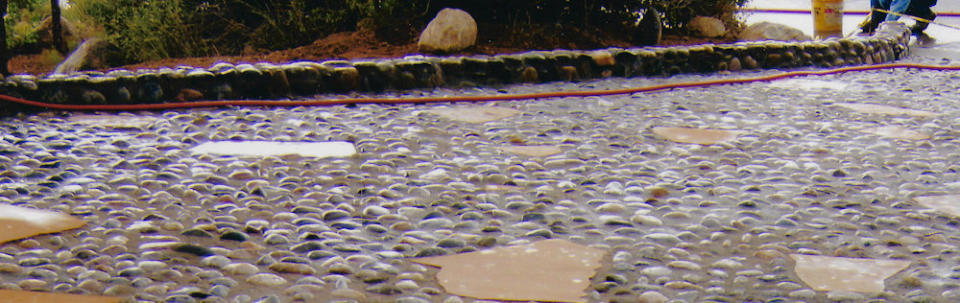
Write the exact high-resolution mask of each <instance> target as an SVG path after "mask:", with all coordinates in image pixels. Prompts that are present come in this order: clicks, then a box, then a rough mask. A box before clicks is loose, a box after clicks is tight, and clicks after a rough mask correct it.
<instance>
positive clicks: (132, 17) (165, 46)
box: [22, 0, 747, 60]
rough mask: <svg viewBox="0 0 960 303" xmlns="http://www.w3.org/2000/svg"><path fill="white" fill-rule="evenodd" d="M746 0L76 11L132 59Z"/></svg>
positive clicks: (560, 23) (315, 2) (545, 33)
mask: <svg viewBox="0 0 960 303" xmlns="http://www.w3.org/2000/svg"><path fill="white" fill-rule="evenodd" d="M22 1H41V0H22ZM746 1H747V0H606V1H599V0H562V1H561V0H534V1H516V0H486V1H475V0H323V1H321V0H71V3H72V5H71V6H70V7H69V9H68V10H67V12H66V14H67V15H68V16H77V18H80V19H83V20H81V22H85V23H94V24H98V25H99V27H102V29H103V32H104V33H105V36H106V38H107V39H108V40H110V41H112V42H114V43H115V44H117V46H119V47H120V48H121V49H123V50H124V51H125V52H126V57H127V58H128V59H131V60H150V59H158V58H167V57H181V56H203V55H235V54H241V53H243V52H245V51H257V52H259V51H263V50H276V49H286V48H292V47H296V46H300V45H306V44H309V43H311V42H312V41H314V40H316V39H318V38H322V37H324V36H326V35H329V34H331V33H335V32H340V31H349V30H356V29H357V28H358V27H363V28H364V29H366V30H373V31H374V32H375V33H376V34H377V36H378V37H379V38H381V39H384V40H387V41H389V42H392V43H408V42H412V41H413V39H414V38H415V35H416V34H417V33H418V32H419V31H420V30H422V29H423V27H424V26H425V25H426V23H427V22H428V21H429V20H430V18H432V17H433V16H434V15H435V14H436V13H437V12H438V11H439V10H440V9H442V8H444V7H456V8H461V9H464V10H466V11H468V12H469V13H470V14H471V15H473V16H474V18H475V19H476V20H477V21H478V23H479V24H480V27H481V28H480V32H481V37H482V36H483V35H484V33H487V35H489V33H499V34H502V33H503V31H504V30H507V31H509V32H508V34H524V35H530V36H531V37H539V38H540V39H557V37H560V36H563V35H576V36H578V37H590V36H595V35H597V34H601V33H622V32H626V31H625V29H629V27H631V26H633V24H634V23H635V22H636V21H637V18H638V16H640V13H641V12H643V11H645V10H647V9H648V8H651V7H655V8H657V9H658V10H659V11H661V12H662V13H663V17H664V23H665V24H664V25H665V28H666V30H667V31H676V32H682V31H683V26H684V25H685V24H686V22H687V21H688V20H690V19H691V18H692V17H694V16H698V15H705V16H716V17H720V18H721V19H723V20H725V21H726V22H727V23H728V25H735V24H736V20H735V19H734V17H733V16H734V15H733V12H734V11H735V10H736V8H737V7H739V6H742V5H743V4H744V2H746ZM527 28H535V29H533V30H527ZM561 38H562V37H561ZM481 41H482V40H481Z"/></svg>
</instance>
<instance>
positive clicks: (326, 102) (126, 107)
mask: <svg viewBox="0 0 960 303" xmlns="http://www.w3.org/2000/svg"><path fill="white" fill-rule="evenodd" d="M895 68H916V69H924V70H938V71H955V70H960V65H924V64H912V63H890V64H877V65H864V66H853V67H843V68H836V69H828V70H817V71H793V72H785V73H779V74H774V75H768V76H759V77H747V78H736V79H719V80H710V81H697V82H681V83H670V84H660V85H651V86H644V87H637V88H625V89H611V90H588V91H562V92H547V93H530V94H509V95H488V96H454V97H419V98H398V97H382V98H345V99H307V100H217V101H192V102H178V103H156V104H95V105H74V104H55V103H47V102H38V101H31V100H24V99H21V98H16V97H11V96H7V95H0V100H3V101H8V102H12V103H18V104H23V105H28V106H33V107H40V108H46V109H58V110H77V111H138V110H158V109H178V108H195V107H220V106H269V107H274V106H285V107H288V106H330V105H342V104H358V103H379V104H417V103H434V102H486V101H511V100H530V99H545V98H560V97H588V96H607V95H622V94H632V93H640V92H651V91H660V90H668V89H674V88H686V87H708V86H714V85H725V84H742V83H750V82H761V81H771V80H778V79H784V78H791V77H799V76H823V75H832V74H840V73H846V72H854V71H870V70H880V69H895Z"/></svg>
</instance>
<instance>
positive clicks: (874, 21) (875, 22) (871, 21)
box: [860, 0, 890, 33]
mask: <svg viewBox="0 0 960 303" xmlns="http://www.w3.org/2000/svg"><path fill="white" fill-rule="evenodd" d="M870 8H871V9H873V8H879V9H888V8H890V0H870ZM886 17H887V13H883V12H879V11H870V14H869V15H867V19H866V20H863V22H862V23H860V32H862V33H873V31H874V30H876V29H877V26H879V25H880V22H883V19H885V18H886Z"/></svg>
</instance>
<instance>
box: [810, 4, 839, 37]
mask: <svg viewBox="0 0 960 303" xmlns="http://www.w3.org/2000/svg"><path fill="white" fill-rule="evenodd" d="M813 35H814V36H816V37H817V38H819V39H825V38H827V37H843V0H813Z"/></svg>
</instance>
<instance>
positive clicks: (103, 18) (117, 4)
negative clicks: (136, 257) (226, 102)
mask: <svg viewBox="0 0 960 303" xmlns="http://www.w3.org/2000/svg"><path fill="white" fill-rule="evenodd" d="M184 2H185V1H184V0H163V1H157V0H72V1H71V6H70V8H69V10H70V11H69V12H68V14H69V15H70V16H77V17H79V18H81V22H86V23H95V24H98V25H99V26H100V27H102V28H103V29H104V31H105V32H106V37H105V38H107V39H108V40H109V41H111V42H113V43H115V44H116V45H117V46H119V47H120V48H122V49H124V50H125V52H126V55H125V56H126V57H127V59H129V60H137V61H142V60H151V59H161V58H169V57H182V56H193V55H201V54H205V52H206V51H207V49H208V45H207V44H206V43H205V42H204V41H202V40H201V39H199V37H198V36H197V34H196V28H195V26H194V25H193V24H192V23H190V22H189V21H190V18H191V17H192V16H193V12H191V11H189V7H188V6H186V5H185V3H184Z"/></svg>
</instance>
